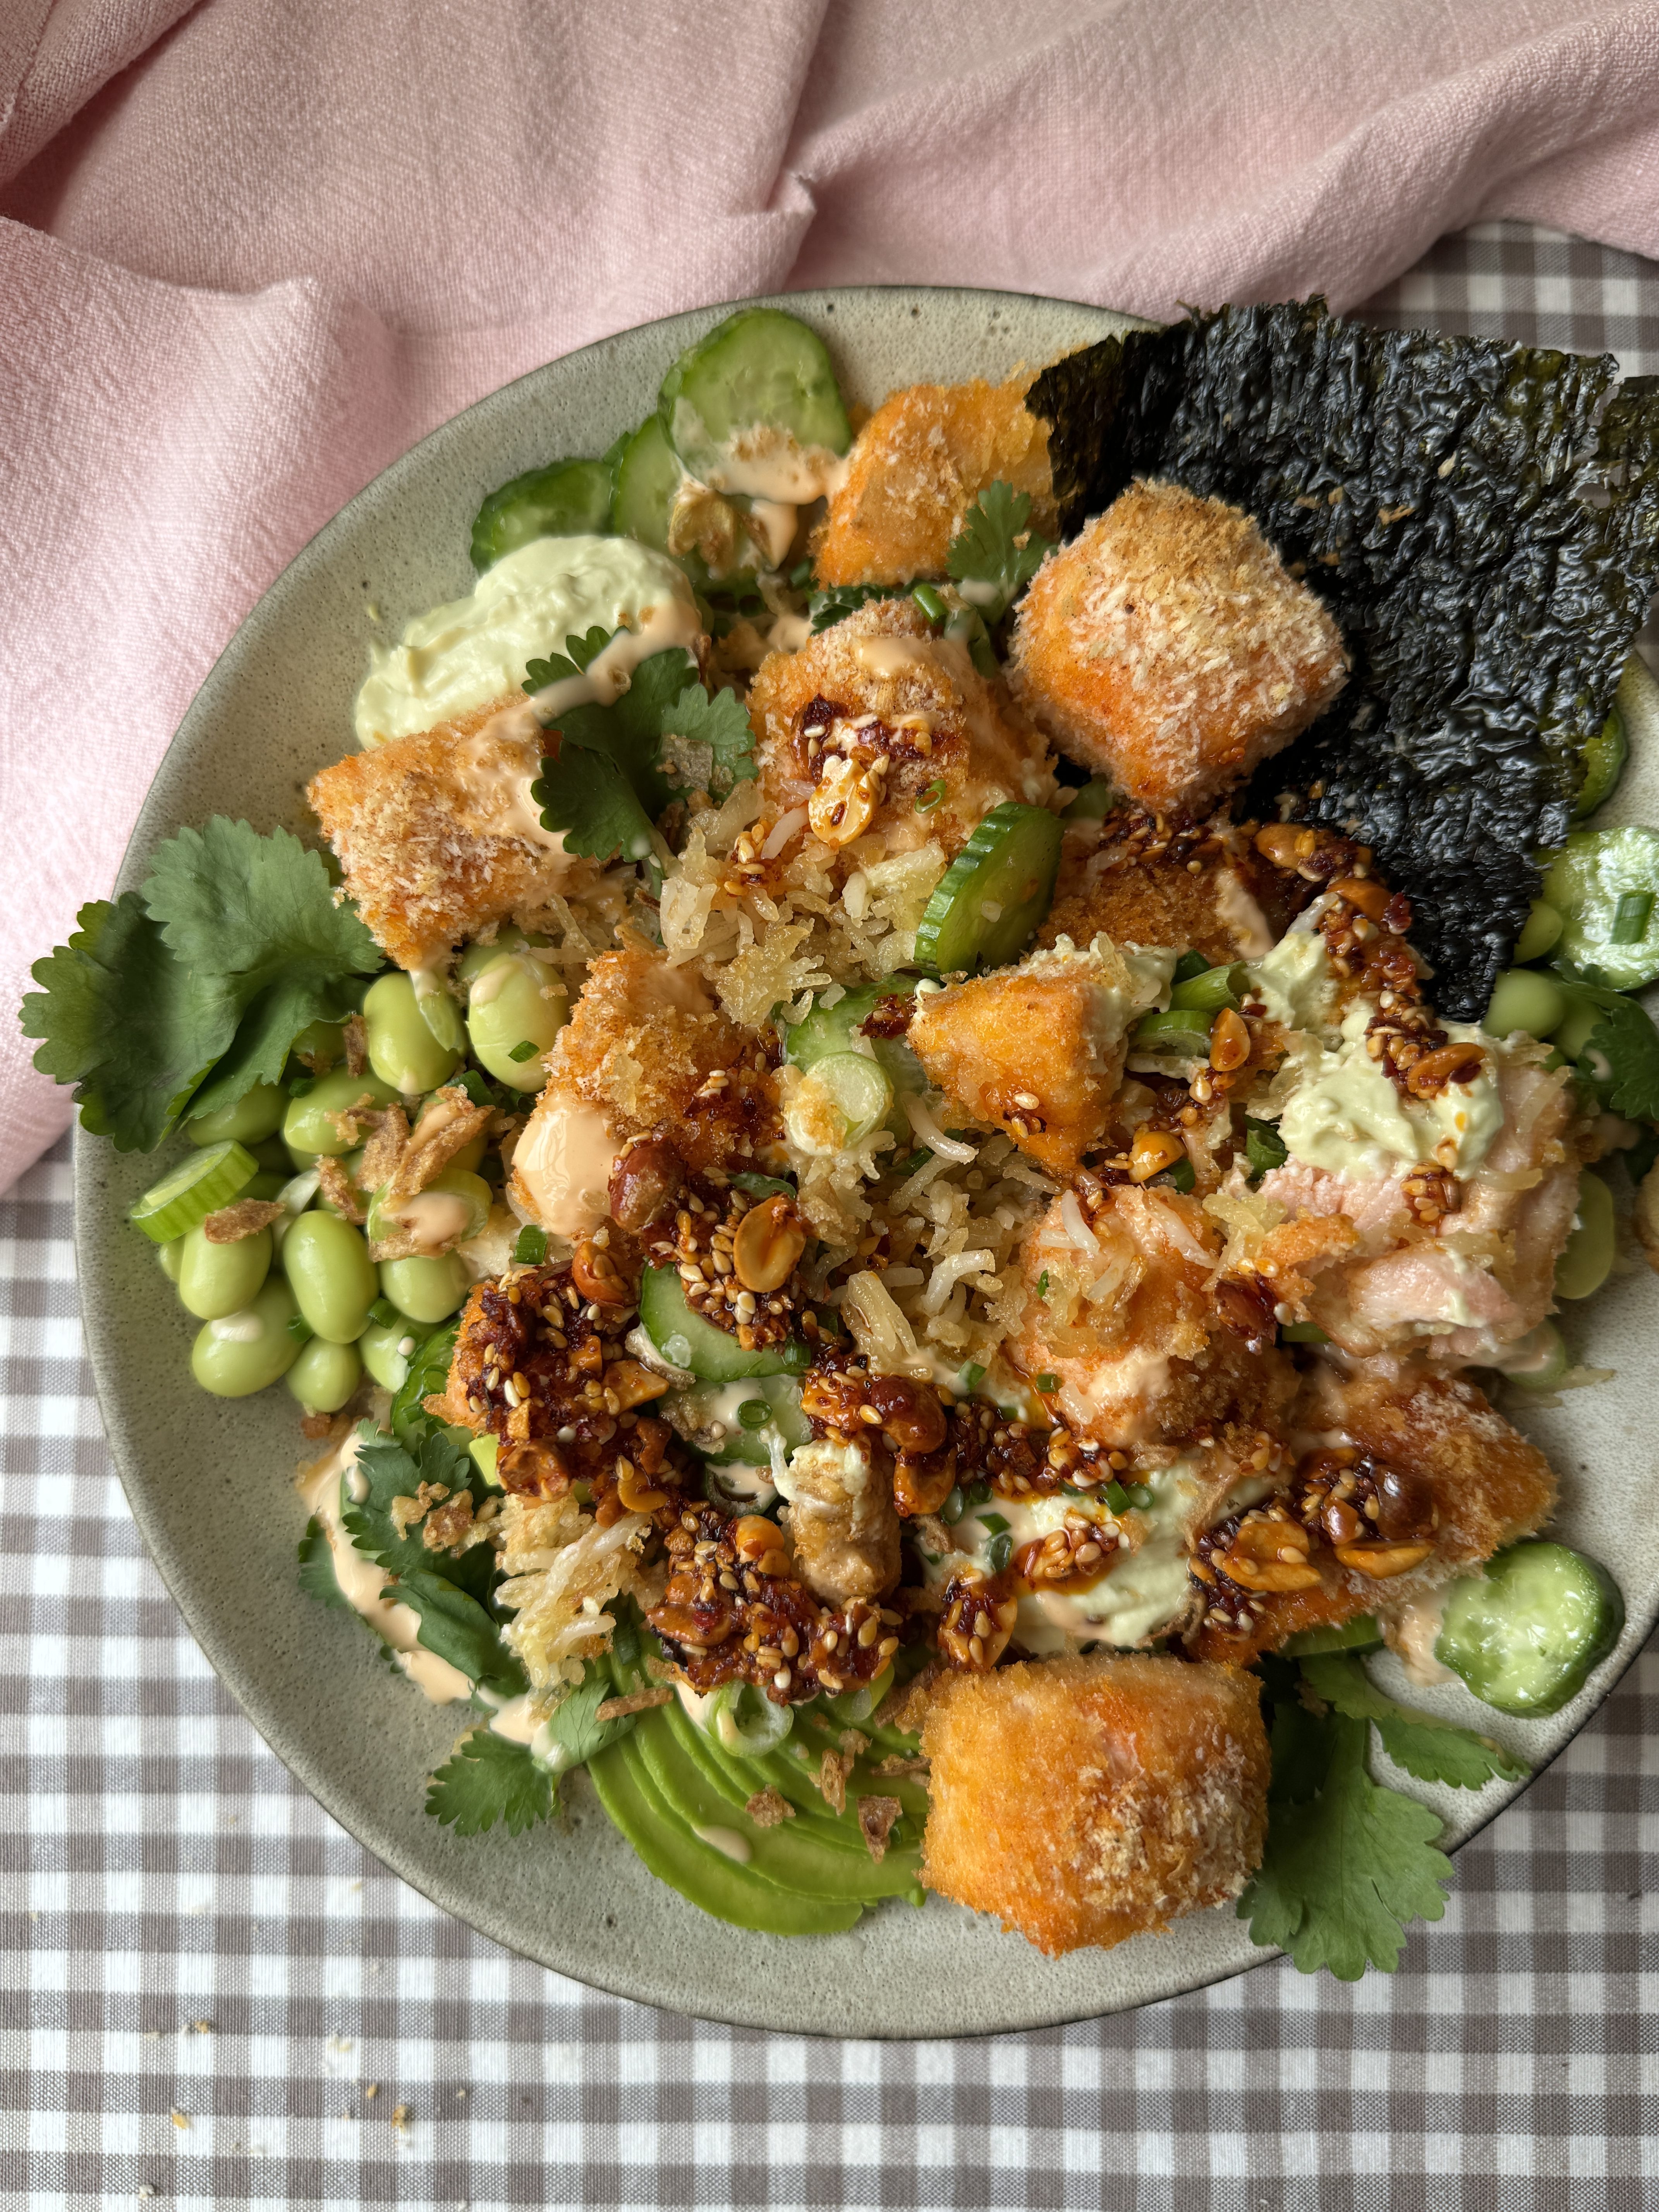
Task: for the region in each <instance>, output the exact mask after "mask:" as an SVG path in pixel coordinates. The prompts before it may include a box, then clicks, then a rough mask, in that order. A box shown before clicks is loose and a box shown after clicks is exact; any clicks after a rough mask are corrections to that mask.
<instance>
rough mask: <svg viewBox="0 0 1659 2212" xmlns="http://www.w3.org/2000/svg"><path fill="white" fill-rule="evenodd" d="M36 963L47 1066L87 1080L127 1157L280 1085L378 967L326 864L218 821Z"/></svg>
mask: <svg viewBox="0 0 1659 2212" xmlns="http://www.w3.org/2000/svg"><path fill="white" fill-rule="evenodd" d="M77 919H78V921H79V927H78V929H77V931H76V934H75V935H74V936H73V937H72V938H71V939H70V941H69V943H68V945H59V946H58V948H57V949H56V950H55V951H52V953H51V954H50V955H49V956H48V957H46V959H45V960H42V961H40V962H38V963H36V965H35V969H34V978H35V981H37V982H38V983H40V984H42V985H43V986H44V987H45V988H44V990H43V991H41V992H39V993H35V992H31V993H30V994H29V995H28V997H27V998H26V999H25V1000H24V1001H23V1007H22V1016H21V1019H22V1027H23V1034H24V1035H25V1036H33V1037H39V1038H40V1039H41V1040H42V1044H41V1049H40V1051H39V1052H38V1053H37V1054H35V1066H37V1067H39V1068H40V1070H41V1072H42V1073H44V1074H47V1075H52V1076H55V1077H56V1078H57V1079H58V1081H59V1082H60V1083H73V1084H75V1085H76V1086H77V1088H76V1103H77V1104H78V1105H79V1106H80V1108H81V1119H82V1122H83V1124H84V1125H85V1126H86V1127H88V1129H91V1130H94V1131H95V1132H96V1133H98V1134H100V1135H103V1136H108V1137H112V1138H113V1139H114V1141H115V1143H116V1145H117V1146H118V1148H119V1149H120V1150H121V1151H123V1152H131V1151H134V1150H141V1151H145V1152H148V1151H149V1150H151V1149H153V1147H154V1146H156V1145H158V1144H159V1143H160V1142H161V1139H162V1138H163V1137H164V1136H166V1134H167V1131H168V1130H169V1129H170V1128H171V1127H173V1123H174V1122H175V1121H177V1120H178V1119H179V1115H180V1114H182V1113H183V1112H184V1111H185V1109H186V1107H188V1108H189V1109H191V1111H192V1112H196V1113H211V1112H212V1111H214V1110H215V1109H216V1108H218V1107H221V1106H228V1105H231V1104H233V1103H234V1102H235V1101H236V1100H237V1099H238V1098H240V1097H242V1096H243V1094H244V1093H245V1092H246V1091H248V1090H249V1089H250V1088H251V1087H252V1085H254V1084H255V1083H258V1082H260V1081H266V1082H273V1083H274V1082H275V1081H276V1080H277V1079H278V1078H279V1077H280V1076H281V1074H282V1072H283V1062H284V1061H285V1060H287V1058H288V1053H289V1046H290V1045H291V1044H292V1043H293V1042H294V1039H295V1037H296V1036H298V1035H299V1033H300V1031H301V1030H302V1029H304V1028H305V1027H306V1026H307V1024H308V1023H311V1022H313V1021H318V1020H337V1019H339V1018H341V1017H342V1016H343V1015H345V1014H348V1013H349V1012H351V1011H352V1010H353V1008H354V1006H356V1003H357V993H356V988H355V986H354V984H353V982H352V981H351V979H352V978H354V977H356V976H358V975H373V974H374V971H375V970H376V969H378V968H379V967H380V965H381V958H380V950H379V947H378V946H377V945H375V942H374V939H373V937H372V936H371V935H370V934H369V933H368V930H367V929H366V928H365V927H364V926H363V924H362V921H359V919H358V917H357V915H356V910H355V909H354V908H351V907H349V906H345V905H340V906H337V905H336V904H335V901H334V892H333V889H332V887H331V884H330V883H329V879H328V873H327V871H326V870H325V867H324V866H323V863H322V860H321V859H320V858H319V855H318V854H315V853H312V852H307V849H306V848H305V847H304V846H303V845H301V842H300V841H299V839H298V838H297V837H295V836H290V835H289V832H288V831H287V830H285V829H279V830H276V832H275V833H274V834H273V835H271V836H268V837H262V836H258V834H257V832H255V831H254V830H252V829H250V828H249V827H248V825H247V823H246V822H228V821H226V820H225V819H224V818H223V817H222V816H219V817H215V819H214V820H213V821H211V822H210V823H209V824H208V826H207V828H206V829H205V830H197V829H182V830H180V831H179V835H178V836H176V837H170V838H168V840H167V842H166V843H165V844H163V845H162V846H161V847H160V848H158V850H157V852H156V854H155V860H154V862H153V864H152V866H151V869H150V873H149V879H148V880H147V882H146V883H145V884H144V886H143V891H142V893H137V894H135V893H133V892H131V891H128V892H125V893H123V895H122V896H121V897H120V898H118V899H117V900H116V901H115V902H113V904H111V903H109V902H106V901H100V902H96V903H95V904H94V905H92V906H88V907H83V908H82V910H81V913H80V915H79V916H78V918H77Z"/></svg>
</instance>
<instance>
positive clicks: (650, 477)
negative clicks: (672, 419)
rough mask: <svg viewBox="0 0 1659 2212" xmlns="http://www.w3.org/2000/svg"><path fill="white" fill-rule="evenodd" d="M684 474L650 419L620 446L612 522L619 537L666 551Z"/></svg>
mask: <svg viewBox="0 0 1659 2212" xmlns="http://www.w3.org/2000/svg"><path fill="white" fill-rule="evenodd" d="M684 474H685V471H684V469H683V468H682V467H681V466H680V459H679V456H678V453H676V452H675V451H674V448H673V447H672V446H671V445H670V444H669V442H668V433H667V431H666V430H665V429H664V428H663V426H662V424H661V422H659V420H658V418H657V416H654V415H653V416H649V417H648V418H647V420H646V421H645V422H641V425H640V427H639V428H638V429H637V430H635V432H634V434H633V435H632V436H631V437H630V438H629V441H628V442H627V443H626V445H624V446H623V449H622V452H621V453H620V455H619V456H618V459H617V477H616V486H617V488H616V496H615V499H614V501H613V502H612V505H611V523H612V525H613V526H614V527H615V529H616V531H617V535H618V537H621V538H637V539H638V540H639V542H640V544H641V545H649V546H651V547H653V549H654V550H655V551H657V552H659V553H665V552H666V551H667V550H668V518H669V516H670V514H671V513H672V512H673V508H674V498H675V495H676V494H677V493H678V490H679V488H680V483H681V480H682V478H683V477H684Z"/></svg>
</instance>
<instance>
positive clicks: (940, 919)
mask: <svg viewBox="0 0 1659 2212" xmlns="http://www.w3.org/2000/svg"><path fill="white" fill-rule="evenodd" d="M1061 835H1062V832H1061V829H1060V817H1058V816H1057V815H1054V814H1050V813H1049V812H1048V809H1047V808H1046V807H1043V806H1022V805H1020V804H1019V802H1018V800H1017V799H1008V800H1006V801H1005V802H1004V804H1003V805H1000V806H997V807H994V808H993V809H992V811H990V813H988V814H987V816H986V817H985V819H984V820H983V821H982V822H981V823H980V825H979V827H978V828H977V829H975V832H974V834H973V836H971V837H970V838H969V840H968V842H967V843H966V844H965V845H964V846H963V848H962V850H961V851H960V852H959V853H958V854H957V857H956V859H955V860H952V861H951V865H950V866H949V867H948V868H947V869H946V870H945V873H944V875H943V876H942V877H941V878H940V879H939V883H938V884H937V885H936V887H935V889H934V891H933V896H932V898H930V899H929V900H928V902H927V912H926V913H925V914H924V915H922V917H921V928H920V929H918V930H917V932H916V961H917V964H918V965H919V966H921V967H923V968H931V969H933V971H934V973H935V974H936V975H957V974H968V975H972V974H974V973H975V971H976V970H978V969H981V968H1000V967H1002V966H1003V965H1004V964H1005V963H1006V962H1008V961H1010V960H1015V959H1018V957H1019V955H1020V954H1021V953H1022V952H1023V951H1024V949H1025V947H1026V946H1027V945H1029V944H1030V941H1031V939H1032V938H1033V937H1034V936H1035V935H1036V932H1037V929H1038V927H1040V926H1041V924H1042V918H1043V916H1044V915H1046V914H1047V913H1048V908H1049V904H1050V902H1051V901H1052V900H1053V898H1054V878H1055V876H1056V874H1057V873H1058V872H1059V869H1060V837H1061Z"/></svg>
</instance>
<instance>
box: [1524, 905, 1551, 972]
mask: <svg viewBox="0 0 1659 2212" xmlns="http://www.w3.org/2000/svg"><path fill="white" fill-rule="evenodd" d="M1560 934H1561V917H1560V915H1559V914H1557V912H1556V911H1555V908H1553V906H1549V905H1547V903H1546V902H1545V901H1544V900H1542V899H1534V901H1533V902H1532V906H1531V908H1530V909H1529V911H1528V915H1527V918H1526V921H1524V922H1523V923H1522V927H1521V934H1520V936H1519V937H1517V938H1516V940H1515V955H1514V957H1515V964H1516V967H1517V968H1523V967H1524V966H1525V965H1526V963H1528V961H1529V960H1541V959H1542V958H1543V957H1544V955H1545V954H1546V953H1547V951H1550V950H1551V948H1552V947H1553V945H1555V943H1556V941H1557V940H1558V939H1559V937H1560Z"/></svg>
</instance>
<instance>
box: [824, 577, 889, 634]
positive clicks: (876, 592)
mask: <svg viewBox="0 0 1659 2212" xmlns="http://www.w3.org/2000/svg"><path fill="white" fill-rule="evenodd" d="M908 591H909V586H908V584H830V585H829V586H826V588H825V589H824V590H823V591H819V592H811V593H810V594H809V596H808V598H807V601H806V611H807V614H808V615H809V616H810V617H811V623H812V635H813V636H814V637H816V636H817V634H818V632H819V631H820V630H823V629H834V628H835V626H836V623H842V622H845V621H846V619H847V617H848V615H852V614H856V613H857V612H858V611H859V609H860V607H863V606H867V605H869V603H870V601H871V600H872V599H903V598H905V597H906V596H907V594H908Z"/></svg>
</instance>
